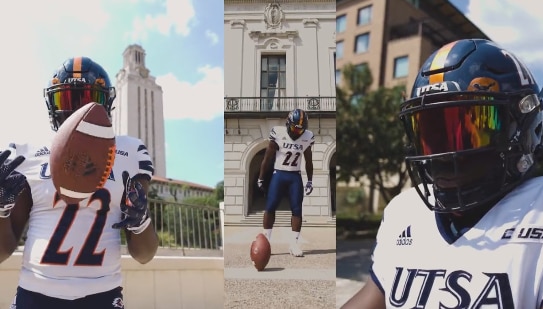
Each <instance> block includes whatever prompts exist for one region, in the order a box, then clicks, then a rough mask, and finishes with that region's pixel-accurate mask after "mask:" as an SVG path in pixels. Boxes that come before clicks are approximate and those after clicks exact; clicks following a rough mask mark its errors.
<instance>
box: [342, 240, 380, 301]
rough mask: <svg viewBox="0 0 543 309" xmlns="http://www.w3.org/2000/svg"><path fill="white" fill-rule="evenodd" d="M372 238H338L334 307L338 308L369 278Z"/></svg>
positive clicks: (373, 242)
mask: <svg viewBox="0 0 543 309" xmlns="http://www.w3.org/2000/svg"><path fill="white" fill-rule="evenodd" d="M374 244H375V241H374V240H338V241H337V260H336V274H337V279H336V307H335V308H340V307H341V306H342V305H343V304H344V303H345V302H346V301H347V300H349V299H350V298H351V297H352V296H353V295H354V294H355V293H356V292H358V290H360V289H361V288H362V287H363V286H364V283H365V282H366V281H367V280H368V279H369V268H370V266H371V251H372V250H373V246H374Z"/></svg>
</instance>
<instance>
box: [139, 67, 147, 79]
mask: <svg viewBox="0 0 543 309" xmlns="http://www.w3.org/2000/svg"><path fill="white" fill-rule="evenodd" d="M138 71H139V73H140V76H141V77H144V78H147V77H148V76H149V70H147V69H146V68H139V69H138Z"/></svg>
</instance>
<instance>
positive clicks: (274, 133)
mask: <svg viewBox="0 0 543 309" xmlns="http://www.w3.org/2000/svg"><path fill="white" fill-rule="evenodd" d="M278 139H279V137H278V136H277V131H275V127H273V128H271V130H270V136H269V137H268V140H270V141H271V142H276V143H277V140H278Z"/></svg>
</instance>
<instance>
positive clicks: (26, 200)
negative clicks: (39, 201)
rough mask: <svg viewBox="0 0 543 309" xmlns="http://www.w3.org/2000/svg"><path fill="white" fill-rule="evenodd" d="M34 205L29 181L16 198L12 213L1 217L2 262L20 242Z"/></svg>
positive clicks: (0, 256)
mask: <svg viewBox="0 0 543 309" xmlns="http://www.w3.org/2000/svg"><path fill="white" fill-rule="evenodd" d="M31 207H32V194H31V193H30V187H29V186H28V183H27V184H26V185H25V188H24V189H23V190H22V191H21V194H20V195H19V196H18V197H17V199H16V200H15V205H14V206H13V208H12V209H11V212H10V215H9V216H8V217H6V218H0V235H2V237H0V263H2V262H4V261H5V260H6V259H8V258H9V257H10V256H11V255H12V254H13V252H14V251H15V249H17V246H18V244H19V240H20V239H21V236H22V235H23V232H24V229H25V226H26V224H27V222H28V218H29V217H30V208H31Z"/></svg>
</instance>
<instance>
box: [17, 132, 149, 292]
mask: <svg viewBox="0 0 543 309" xmlns="http://www.w3.org/2000/svg"><path fill="white" fill-rule="evenodd" d="M116 148H117V154H116V156H115V162H114V165H113V170H112V172H111V174H110V177H109V179H108V180H107V182H106V184H105V186H104V188H102V189H99V190H97V191H96V192H95V193H94V195H93V196H91V197H90V198H88V199H86V200H83V201H81V202H80V203H79V204H74V205H67V204H66V203H65V202H64V201H62V200H58V199H57V198H56V190H55V188H54V186H53V181H52V180H51V173H50V169H49V150H50V142H49V143H43V144H42V145H31V144H10V150H11V152H12V155H11V157H12V158H13V157H15V156H18V155H23V156H24V157H26V160H25V161H24V162H23V163H22V164H21V165H20V166H19V167H18V168H17V171H19V172H21V173H23V174H24V175H25V176H26V177H27V180H28V183H29V184H30V188H31V190H32V199H33V205H32V208H31V211H30V218H29V225H28V226H29V228H28V231H27V237H28V238H27V239H26V242H25V246H24V252H23V265H22V269H21V273H20V277H19V285H20V286H21V287H22V288H24V289H27V290H30V291H35V292H38V293H41V294H45V295H47V296H51V297H56V298H63V299H75V298H79V297H84V296H86V295H89V294H95V293H100V292H104V291H108V290H111V289H113V288H115V287H118V286H121V284H122V278H121V252H120V249H121V248H120V245H121V237H120V230H117V229H113V228H111V226H112V225H113V224H114V223H117V222H120V221H121V210H120V203H121V197H122V195H123V191H124V187H123V180H122V173H123V171H128V173H129V175H130V176H131V177H133V176H135V175H137V174H146V175H149V176H152V174H153V163H152V161H151V158H150V157H149V154H148V152H147V149H146V147H145V145H144V144H143V143H142V141H141V140H139V139H137V138H133V137H129V136H117V137H116Z"/></svg>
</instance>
